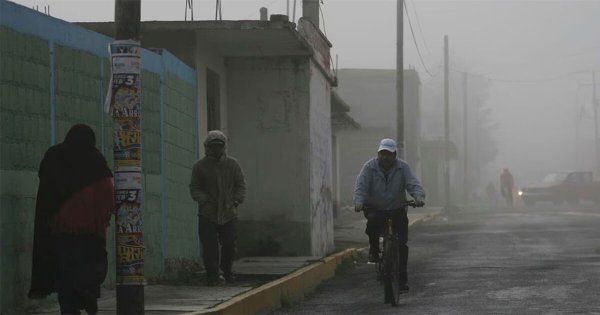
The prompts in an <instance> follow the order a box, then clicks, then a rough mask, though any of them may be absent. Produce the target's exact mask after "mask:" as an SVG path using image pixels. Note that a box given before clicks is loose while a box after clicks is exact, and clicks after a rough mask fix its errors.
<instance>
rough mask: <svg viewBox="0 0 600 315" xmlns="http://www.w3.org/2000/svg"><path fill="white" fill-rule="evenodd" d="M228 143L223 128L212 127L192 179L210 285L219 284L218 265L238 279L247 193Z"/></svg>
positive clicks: (229, 279) (229, 278)
mask: <svg viewBox="0 0 600 315" xmlns="http://www.w3.org/2000/svg"><path fill="white" fill-rule="evenodd" d="M226 144H227V137H225V134H223V132H221V131H219V130H213V131H209V133H208V136H207V137H206V140H205V141H204V149H205V152H206V156H205V157H204V158H203V159H201V160H199V161H198V162H196V164H194V168H193V170H192V178H191V181H190V194H191V195H192V198H193V199H194V200H195V201H197V202H198V218H199V220H198V222H199V223H198V232H199V235H200V242H201V243H202V258H203V260H204V268H205V270H206V278H207V284H208V285H209V286H214V285H217V284H219V280H220V277H219V268H220V269H221V271H222V272H223V277H224V278H225V280H226V281H227V282H229V283H232V282H234V281H235V277H234V274H233V271H232V266H233V259H234V256H235V240H236V230H235V221H236V219H237V207H238V205H239V204H241V203H242V202H243V201H244V195H245V193H246V183H245V180H244V173H243V172H242V168H241V167H240V165H239V164H238V162H237V161H236V160H235V159H234V158H232V157H230V156H227V153H226V151H225V148H226ZM219 252H220V255H219ZM219 256H220V257H219Z"/></svg>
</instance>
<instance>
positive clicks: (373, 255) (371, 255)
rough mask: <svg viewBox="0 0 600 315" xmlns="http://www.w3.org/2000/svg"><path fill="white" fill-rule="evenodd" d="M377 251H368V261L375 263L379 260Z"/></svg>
mask: <svg viewBox="0 0 600 315" xmlns="http://www.w3.org/2000/svg"><path fill="white" fill-rule="evenodd" d="M379 260H380V259H379V253H369V262H370V263H373V264H376V263H378V262H379Z"/></svg>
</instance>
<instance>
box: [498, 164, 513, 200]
mask: <svg viewBox="0 0 600 315" xmlns="http://www.w3.org/2000/svg"><path fill="white" fill-rule="evenodd" d="M514 187H515V180H514V178H513V176H512V174H511V173H510V171H509V170H508V169H507V168H505V169H504V170H503V171H502V174H500V192H501V194H502V197H504V199H505V200H506V204H507V205H508V206H509V207H512V205H513V188H514Z"/></svg>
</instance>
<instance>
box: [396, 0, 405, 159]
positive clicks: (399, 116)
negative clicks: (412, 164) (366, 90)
mask: <svg viewBox="0 0 600 315" xmlns="http://www.w3.org/2000/svg"><path fill="white" fill-rule="evenodd" d="M396 9H397V13H396V14H397V16H396V44H397V48H396V107H397V113H396V141H397V143H398V147H399V150H398V151H399V152H400V153H399V154H398V157H399V158H404V156H406V152H404V0H398V4H397V8H396Z"/></svg>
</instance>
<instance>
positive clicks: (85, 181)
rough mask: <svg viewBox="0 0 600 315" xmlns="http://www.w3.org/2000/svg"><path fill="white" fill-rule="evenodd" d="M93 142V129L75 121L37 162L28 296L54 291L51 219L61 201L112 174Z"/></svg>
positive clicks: (41, 295) (35, 296)
mask: <svg viewBox="0 0 600 315" xmlns="http://www.w3.org/2000/svg"><path fill="white" fill-rule="evenodd" d="M95 145H96V138H95V135H94V132H93V130H92V129H91V128H90V127H89V126H87V125H83V124H78V125H75V126H73V127H72V128H71V129H70V130H69V132H68V133H67V136H66V137H65V140H64V142H62V143H60V144H58V145H55V146H52V147H50V148H49V149H48V151H46V153H45V154H44V158H43V159H42V162H41V163H40V168H39V171H38V177H39V186H38V193H37V201H36V206H35V223H34V224H35V226H34V236H33V253H32V268H31V288H30V291H29V297H30V298H43V297H45V296H47V295H49V294H51V293H53V292H56V288H55V280H56V271H57V264H56V253H55V245H54V244H55V239H56V238H55V237H56V234H55V232H54V231H53V228H52V225H51V222H53V218H54V216H55V215H56V214H57V213H58V211H59V208H60V204H61V203H62V202H63V201H64V200H65V199H67V198H68V197H69V196H71V195H73V194H74V193H77V192H78V191H80V190H81V189H83V188H84V187H86V186H88V185H90V184H92V183H94V182H96V181H98V180H100V179H103V178H105V177H108V176H112V173H111V171H110V169H109V168H108V165H107V163H106V159H104V156H102V154H101V153H100V151H98V150H97V149H96V147H95Z"/></svg>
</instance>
